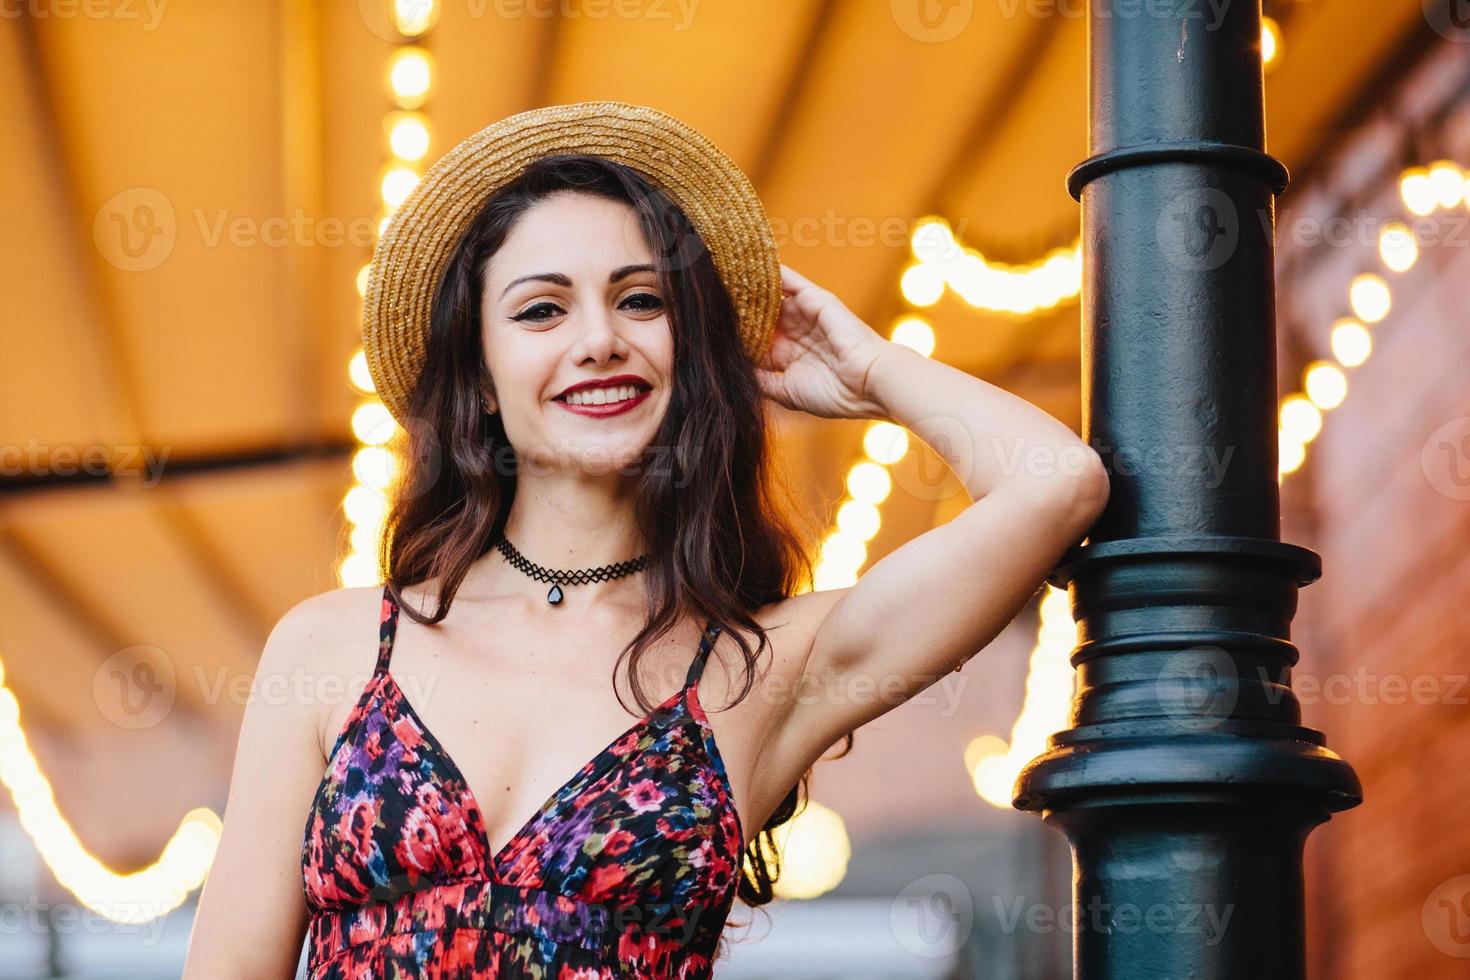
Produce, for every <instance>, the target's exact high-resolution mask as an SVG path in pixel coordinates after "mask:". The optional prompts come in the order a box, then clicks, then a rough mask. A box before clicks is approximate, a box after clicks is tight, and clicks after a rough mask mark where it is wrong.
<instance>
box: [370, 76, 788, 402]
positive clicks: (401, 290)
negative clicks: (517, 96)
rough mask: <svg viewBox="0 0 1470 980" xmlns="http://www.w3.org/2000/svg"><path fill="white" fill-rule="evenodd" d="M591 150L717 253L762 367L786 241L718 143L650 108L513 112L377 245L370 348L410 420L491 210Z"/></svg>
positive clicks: (421, 185) (748, 346)
mask: <svg viewBox="0 0 1470 980" xmlns="http://www.w3.org/2000/svg"><path fill="white" fill-rule="evenodd" d="M552 153H591V154H596V155H598V156H602V157H606V158H608V159H611V160H613V161H616V162H617V163H621V164H624V165H626V166H629V167H631V168H633V169H635V170H637V171H638V172H640V173H641V174H642V175H643V176H644V177H646V178H647V179H648V180H649V182H650V183H652V184H653V185H654V186H656V187H658V188H659V189H660V190H662V191H663V192H664V193H665V194H667V195H668V196H669V197H670V198H671V199H672V200H673V201H674V202H675V203H676V204H678V205H679V207H680V208H681V209H682V210H683V211H684V213H685V214H686V215H687V216H688V217H689V220H690V221H691V222H692V223H693V225H694V227H695V229H696V230H697V231H698V232H699V235H700V237H701V238H702V239H703V240H704V242H705V245H706V246H707V247H708V248H709V250H710V253H711V257H712V258H713V260H714V265H715V268H716V270H717V271H718V272H719V275H720V279H721V280H722V281H723V282H724V284H725V288H726V289H727V290H729V292H730V296H731V298H732V299H733V300H734V303H735V309H736V312H737V313H738V315H739V327H738V329H739V331H740V339H741V342H742V343H743V344H744V347H745V350H746V353H747V355H748V356H749V357H750V358H751V359H752V360H753V361H756V362H759V361H760V360H761V359H762V358H763V357H764V356H765V354H766V351H767V349H768V348H769V345H770V339H771V331H772V330H773V329H774V327H775V323H776V319H777V316H778V314H779V312H780V306H781V266H780V258H779V255H778V253H777V251H776V241H775V235H774V234H773V233H772V231H771V225H770V222H769V221H768V220H767V218H766V213H765V209H764V208H763V207H762V206H761V202H760V200H759V198H757V197H756V195H755V190H754V188H753V187H752V186H751V184H750V180H749V179H748V178H747V177H746V176H745V174H743V173H741V171H740V169H739V168H738V167H736V166H735V164H734V163H733V162H732V161H731V160H730V159H729V158H728V157H727V156H725V154H723V153H721V152H720V150H719V149H717V148H716V147H715V145H714V144H713V143H711V142H710V141H709V139H708V138H706V137H705V136H703V135H702V134H700V133H699V132H697V131H696V130H694V129H692V128H690V127H689V126H688V125H686V124H684V123H682V122H680V121H679V120H678V119H675V118H674V117H673V116H670V115H668V114H667V113H663V112H660V111H658V110H657V109H651V108H649V107H647V106H639V105H630V104H628V103H626V102H611V101H597V102H578V103H574V104H570V105H555V106H547V107H545V108H541V109H534V110H532V111H530V112H522V113H518V114H517V115H513V116H509V117H507V118H505V119H502V120H500V121H499V122H496V123H492V124H491V125H489V126H487V127H485V128H484V129H482V130H480V131H479V132H478V133H476V134H474V135H473V136H471V137H469V138H468V139H466V140H464V141H463V142H462V143H460V144H459V145H458V146H456V147H454V149H452V150H450V151H449V152H448V153H446V154H444V156H443V157H441V158H440V159H439V160H438V161H437V162H435V163H434V165H433V166H431V167H430V168H429V169H428V171H427V172H426V173H425V174H424V176H423V179H422V180H420V181H419V182H418V184H417V185H416V186H415V187H414V189H413V191H412V192H411V193H410V194H409V195H408V198H407V199H406V200H405V201H404V202H403V203H402V204H401V205H399V207H398V209H397V210H396V211H394V212H393V216H392V218H391V219H390V220H389V222H388V226H387V228H386V229H384V231H383V235H382V237H381V238H380V239H379V241H378V244H377V246H376V248H374V250H373V259H372V265H371V267H370V268H369V270H368V278H367V290H366V293H365V294H364V300H363V308H362V342H363V350H364V352H365V353H366V355H367V364H368V371H369V373H370V374H371V375H372V379H373V384H374V386H375V387H376V389H377V393H378V396H379V397H380V398H382V400H383V403H384V404H385V405H386V406H387V407H388V410H389V411H390V412H392V413H393V416H394V417H395V418H396V419H398V421H399V422H403V421H404V419H405V418H406V416H407V411H408V399H409V395H410V393H411V392H412V391H413V387H414V384H415V383H416V382H417V380H418V377H419V373H420V371H421V370H422V368H423V364H424V350H425V344H426V341H427V339H428V335H429V308H430V305H431V303H432V302H433V296H434V288H435V285H436V284H437V283H438V279H439V275H440V272H441V270H442V269H443V267H444V263H445V261H446V260H447V259H448V257H449V254H450V252H451V251H452V250H453V249H454V246H455V244H456V243H457V242H458V240H459V238H460V235H461V234H462V233H463V232H464V230H465V228H466V227H467V226H468V225H469V223H470V221H471V220H472V219H473V218H474V216H475V215H476V213H477V212H478V211H479V209H480V207H481V205H483V204H484V203H485V201H486V200H487V199H488V198H489V197H490V196H491V195H492V194H493V193H494V192H495V191H497V190H499V189H500V188H501V187H504V186H505V185H506V184H508V183H510V182H511V181H512V180H514V179H515V178H516V177H518V176H519V175H520V174H521V173H522V172H524V171H525V169H526V167H527V166H528V165H529V164H530V163H531V162H532V161H534V160H536V159H537V158H539V157H542V156H546V155H548V154H552Z"/></svg>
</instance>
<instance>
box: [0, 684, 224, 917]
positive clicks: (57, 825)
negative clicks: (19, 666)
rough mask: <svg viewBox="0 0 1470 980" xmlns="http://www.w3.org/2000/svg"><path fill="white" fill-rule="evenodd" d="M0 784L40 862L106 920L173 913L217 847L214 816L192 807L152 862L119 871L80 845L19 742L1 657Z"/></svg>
mask: <svg viewBox="0 0 1470 980" xmlns="http://www.w3.org/2000/svg"><path fill="white" fill-rule="evenodd" d="M0 784H3V785H4V786H5V789H6V791H7V792H8V793H9V794H10V801H11V803H12V804H13V805H14V806H15V810H16V812H17V813H18V814H19V816H20V825H21V827H22V828H23V829H24V830H25V832H26V834H27V835H28V836H29V837H30V840H31V843H32V844H34V845H35V848H36V851H37V853H38V854H40V856H41V861H42V862H43V863H44V864H45V865H46V867H47V869H48V870H49V871H50V872H51V874H52V875H53V876H54V877H55V879H56V881H57V882H58V883H59V884H60V885H61V886H62V887H63V888H65V889H66V890H67V891H69V892H71V893H72V894H73V895H75V896H76V898H77V901H78V902H80V903H81V904H82V905H84V906H86V907H87V908H89V909H91V910H92V911H93V912H95V913H97V914H98V915H100V916H102V917H103V918H106V919H108V920H110V921H113V922H123V923H129V924H140V923H145V922H151V921H152V920H154V919H157V918H160V917H162V916H165V915H167V914H168V913H170V912H172V911H173V910H174V909H176V908H178V907H179V906H180V905H182V904H183V903H184V900H185V899H186V898H188V896H189V893H190V892H192V891H193V890H194V889H196V888H198V887H199V886H200V885H201V884H203V882H204V876H205V875H206V874H208V872H209V867H210V865H211V864H212V863H213V861H214V853H215V850H216V849H217V848H218V847H219V839H220V831H221V825H220V818H219V816H218V815H217V814H215V813H214V812H213V811H212V810H209V809H207V808H203V807H201V808H199V809H195V810H190V811H189V812H188V813H186V814H184V817H183V819H182V820H180V821H179V826H178V829H176V830H175V831H174V833H173V836H171V837H170V838H169V839H168V842H167V843H166V844H164V846H163V852H162V853H161V854H160V855H159V857H158V860H156V861H154V862H153V863H152V864H150V865H148V866H147V867H145V868H142V869H141V870H138V871H133V872H130V873H128V874H118V873H117V872H114V871H112V870H110V869H109V868H108V867H107V866H106V865H104V864H103V863H102V862H101V861H100V860H99V859H98V858H97V857H96V856H95V855H93V854H92V853H91V852H89V851H88V850H87V849H86V846H85V845H83V844H82V841H81V839H80V838H79V837H77V834H76V831H75V830H73V829H72V826H71V824H70V823H69V822H68V821H67V819H66V817H65V816H64V815H63V814H62V812H61V810H60V808H59V807H58V806H57V804H56V797H55V794H54V792H53V791H52V788H51V783H50V781H49V780H47V779H46V775H45V773H43V772H42V771H41V766H40V764H39V763H38V762H37V761H36V756H35V754H34V753H33V752H32V751H31V748H30V745H29V744H28V743H27V741H26V735H25V730H24V728H23V727H22V726H21V721H20V704H19V702H17V701H16V698H15V695H14V694H13V693H12V692H11V691H10V689H9V687H8V686H6V684H5V664H4V661H3V660H0Z"/></svg>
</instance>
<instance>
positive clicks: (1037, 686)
mask: <svg viewBox="0 0 1470 980" xmlns="http://www.w3.org/2000/svg"><path fill="white" fill-rule="evenodd" d="M1398 186H1399V193H1400V197H1401V199H1402V200H1403V203H1404V206H1405V208H1407V209H1408V210H1409V211H1410V212H1412V213H1414V214H1416V215H1418V216H1420V217H1424V216H1427V215H1430V214H1432V213H1433V212H1434V211H1435V210H1436V208H1452V207H1455V206H1457V205H1460V204H1464V205H1466V206H1467V207H1470V197H1467V193H1466V192H1467V188H1470V178H1467V177H1466V176H1465V174H1464V173H1463V171H1461V170H1460V169H1459V168H1458V166H1457V165H1455V164H1453V163H1451V162H1449V161H1438V162H1437V163H1435V164H1433V165H1432V166H1431V167H1427V168H1426V167H1408V168H1405V169H1404V171H1403V172H1402V173H1401V174H1400V175H1399V181H1398ZM1455 187H1458V192H1456V191H1455ZM930 240H931V241H937V242H940V243H943V242H944V236H943V235H935V236H932V237H931V239H930ZM1378 257H1379V260H1380V261H1381V262H1382V263H1383V265H1384V267H1385V268H1386V269H1388V270H1389V271H1392V272H1404V271H1406V270H1407V269H1409V268H1411V267H1412V266H1413V264H1414V261H1415V260H1416V259H1417V257H1418V248H1417V245H1416V244H1415V242H1414V239H1413V235H1412V233H1411V232H1410V231H1409V229H1408V227H1407V226H1406V225H1404V223H1403V222H1397V221H1395V222H1389V223H1388V224H1387V225H1385V226H1384V230H1383V232H1382V233H1380V236H1379V242H1378ZM1348 305H1349V307H1350V308H1351V309H1352V311H1353V313H1354V315H1355V316H1351V317H1348V316H1345V317H1340V318H1339V319H1338V320H1336V321H1335V322H1334V323H1333V324H1332V326H1331V328H1330V330H1329V342H1330V346H1331V349H1332V354H1333V358H1334V359H1335V360H1336V362H1337V363H1336V364H1333V363H1331V362H1330V361H1326V360H1314V361H1312V362H1311V363H1309V364H1308V365H1307V366H1306V367H1305V368H1304V369H1303V372H1302V386H1303V389H1304V390H1303V391H1297V392H1291V393H1288V394H1287V395H1286V396H1284V397H1283V398H1282V399H1281V402H1280V407H1279V423H1278V430H1277V469H1278V476H1277V478H1278V480H1282V479H1284V478H1285V477H1286V475H1287V474H1290V473H1294V472H1296V471H1297V470H1299V469H1300V468H1301V466H1302V464H1303V463H1304V462H1305V461H1306V458H1307V446H1308V444H1309V443H1310V442H1311V441H1312V440H1313V439H1315V438H1316V436H1317V435H1318V433H1319V432H1320V431H1321V429H1322V426H1323V424H1324V418H1323V414H1322V413H1323V412H1325V411H1329V410H1331V409H1333V408H1336V407H1337V406H1339V405H1341V404H1342V403H1343V401H1344V400H1345V399H1346V398H1347V394H1348V380H1347V375H1346V373H1345V372H1344V371H1343V370H1342V368H1354V367H1359V366H1361V365H1362V364H1364V363H1365V362H1366V361H1367V360H1368V357H1369V356H1370V355H1371V354H1372V352H1373V341H1372V337H1371V335H1370V332H1369V330H1368V328H1367V326H1365V324H1366V323H1377V322H1380V321H1382V320H1383V319H1384V318H1385V317H1386V316H1387V315H1388V312H1389V310H1390V309H1391V307H1392V305H1393V303H1392V290H1391V289H1390V288H1389V285H1388V283H1387V281H1385V280H1384V278H1383V277H1382V276H1380V275H1377V274H1376V273H1371V272H1365V273H1362V274H1360V275H1358V276H1355V277H1354V278H1353V280H1352V281H1351V283H1350V284H1349V287H1348ZM1040 612H1041V629H1040V632H1039V636H1038V640H1037V644H1036V646H1035V648H1033V651H1032V655H1031V664H1030V670H1029V672H1028V674H1027V678H1026V694H1025V699H1024V701H1023V702H1022V706H1021V711H1020V714H1019V715H1018V717H1017V720H1016V723H1015V726H1014V728H1013V730H1012V732H1011V741H1010V742H1009V743H1007V742H1005V741H1004V740H1002V739H1000V738H998V737H997V736H995V735H992V734H984V735H981V736H979V737H977V738H975V739H973V740H971V742H970V743H969V745H967V746H966V748H965V753H964V764H965V769H966V771H967V772H969V773H970V775H971V778H972V780H973V781H974V785H975V792H976V793H977V794H978V795H979V796H980V797H981V798H982V799H984V800H985V801H986V802H988V803H991V804H993V805H995V806H996V807H999V808H1001V809H1003V810H1010V809H1011V796H1012V788H1013V786H1014V784H1015V780H1016V777H1017V776H1019V774H1020V772H1021V769H1022V768H1023V767H1024V766H1025V765H1026V763H1027V762H1029V761H1030V760H1031V759H1033V758H1035V757H1036V756H1037V755H1040V754H1041V753H1042V752H1044V751H1045V750H1046V743H1047V739H1048V738H1049V737H1050V736H1051V735H1052V734H1054V733H1055V732H1059V731H1062V730H1064V729H1065V728H1066V727H1067V724H1068V719H1069V716H1070V712H1071V704H1072V698H1073V685H1074V684H1075V681H1076V672H1075V671H1074V670H1073V669H1072V668H1071V664H1070V657H1071V651H1072V650H1073V649H1074V648H1075V645H1076V641H1077V634H1076V624H1075V623H1074V622H1073V621H1072V618H1071V614H1070V611H1069V610H1068V607H1067V603H1066V592H1065V591H1063V590H1060V589H1056V588H1054V587H1052V586H1050V585H1048V586H1046V594H1045V595H1044V596H1043V598H1042V601H1041V604H1040Z"/></svg>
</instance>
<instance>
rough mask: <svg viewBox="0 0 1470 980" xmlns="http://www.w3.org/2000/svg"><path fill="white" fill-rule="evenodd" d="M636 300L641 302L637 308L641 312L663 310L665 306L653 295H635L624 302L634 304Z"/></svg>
mask: <svg viewBox="0 0 1470 980" xmlns="http://www.w3.org/2000/svg"><path fill="white" fill-rule="evenodd" d="M634 300H638V301H639V303H638V306H637V307H636V308H637V309H640V310H659V309H663V305H664V301H663V300H661V299H659V298H658V297H657V296H655V295H654V294H653V293H634V294H632V295H631V296H629V297H628V298H627V299H625V300H623V302H624V303H632V302H633V301H634Z"/></svg>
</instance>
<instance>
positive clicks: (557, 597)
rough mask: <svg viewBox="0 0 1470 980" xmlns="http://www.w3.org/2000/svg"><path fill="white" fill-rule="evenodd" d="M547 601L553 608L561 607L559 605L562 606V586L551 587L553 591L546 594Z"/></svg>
mask: <svg viewBox="0 0 1470 980" xmlns="http://www.w3.org/2000/svg"><path fill="white" fill-rule="evenodd" d="M546 601H547V602H549V603H551V604H552V605H553V606H559V605H561V586H560V585H553V586H552V587H551V591H550V592H548V593H546Z"/></svg>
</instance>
